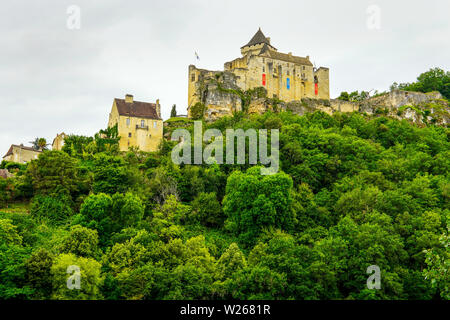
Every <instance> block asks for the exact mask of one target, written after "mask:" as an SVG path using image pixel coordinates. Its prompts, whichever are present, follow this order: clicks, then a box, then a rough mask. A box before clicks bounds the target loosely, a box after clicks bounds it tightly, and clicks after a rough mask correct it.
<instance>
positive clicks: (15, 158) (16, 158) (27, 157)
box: [3, 144, 42, 163]
mask: <svg viewBox="0 0 450 320" xmlns="http://www.w3.org/2000/svg"><path fill="white" fill-rule="evenodd" d="M41 153H42V150H36V149H34V148H32V147H25V146H24V145H23V144H21V145H17V144H12V145H11V147H9V150H8V152H7V153H6V154H5V155H4V156H3V160H6V161H12V162H17V163H27V162H30V161H31V160H35V159H37V158H38V157H39V155H40V154H41Z"/></svg>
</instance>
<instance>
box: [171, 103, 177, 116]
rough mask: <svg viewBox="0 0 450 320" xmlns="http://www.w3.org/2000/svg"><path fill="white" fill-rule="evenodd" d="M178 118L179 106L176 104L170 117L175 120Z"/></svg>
mask: <svg viewBox="0 0 450 320" xmlns="http://www.w3.org/2000/svg"><path fill="white" fill-rule="evenodd" d="M176 116H177V105H176V104H174V105H173V106H172V110H170V117H171V118H175V117H176Z"/></svg>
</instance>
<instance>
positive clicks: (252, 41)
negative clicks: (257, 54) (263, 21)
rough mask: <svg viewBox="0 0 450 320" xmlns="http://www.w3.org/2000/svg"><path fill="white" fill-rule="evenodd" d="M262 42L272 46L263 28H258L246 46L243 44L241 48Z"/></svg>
mask: <svg viewBox="0 0 450 320" xmlns="http://www.w3.org/2000/svg"><path fill="white" fill-rule="evenodd" d="M260 43H265V44H268V45H269V46H272V45H271V44H270V42H269V40H267V38H266V36H265V35H264V33H262V31H261V28H259V29H258V31H257V32H256V33H255V35H254V36H253V38H251V39H250V41H249V42H248V43H247V44H246V45H245V46H242V47H241V49H242V48H244V47H248V46H254V45H257V44H260Z"/></svg>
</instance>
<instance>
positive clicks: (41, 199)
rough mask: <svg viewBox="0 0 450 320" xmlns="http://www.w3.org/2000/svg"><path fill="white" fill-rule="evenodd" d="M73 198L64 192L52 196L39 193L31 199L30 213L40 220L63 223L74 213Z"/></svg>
mask: <svg viewBox="0 0 450 320" xmlns="http://www.w3.org/2000/svg"><path fill="white" fill-rule="evenodd" d="M71 205H72V200H71V199H70V198H69V196H67V195H65V194H64V193H62V194H60V195H55V196H50V195H41V194H38V195H36V196H35V197H33V199H32V200H31V208H30V214H31V216H32V217H33V218H34V219H36V220H38V221H47V222H48V223H50V224H63V223H65V222H66V221H67V220H68V219H69V218H70V217H71V216H72V215H73V210H72V208H71Z"/></svg>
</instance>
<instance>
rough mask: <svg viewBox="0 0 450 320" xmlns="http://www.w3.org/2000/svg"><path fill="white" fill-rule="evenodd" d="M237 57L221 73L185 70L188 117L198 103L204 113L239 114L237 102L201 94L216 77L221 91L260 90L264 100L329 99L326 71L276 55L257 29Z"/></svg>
mask: <svg viewBox="0 0 450 320" xmlns="http://www.w3.org/2000/svg"><path fill="white" fill-rule="evenodd" d="M241 54H242V57H240V58H237V59H234V60H232V61H230V62H226V63H225V64H224V71H223V72H222V71H209V70H204V69H198V68H196V67H195V66H194V65H190V66H189V84H188V115H189V116H190V115H191V109H192V107H193V106H194V105H195V104H197V103H199V102H200V103H203V104H204V105H205V106H206V109H207V112H208V110H210V111H211V110H212V112H213V113H214V112H218V113H223V114H226V113H230V112H232V111H240V109H241V108H242V106H241V103H240V101H239V99H236V98H233V97H230V96H227V95H226V94H221V92H215V93H214V90H205V81H206V82H208V80H214V78H216V79H219V77H221V78H222V79H221V80H223V81H224V84H223V85H224V87H225V89H239V90H241V91H246V90H249V89H254V88H258V87H263V88H265V89H266V90H267V97H269V98H277V99H280V100H283V101H286V102H289V101H295V100H301V99H303V98H312V99H324V100H329V99H330V89H329V69H328V68H325V67H320V68H317V69H316V68H315V67H314V66H313V64H312V63H311V61H310V59H309V56H306V57H298V56H294V55H293V54H292V53H291V52H289V53H281V52H278V50H277V49H276V48H275V47H274V46H273V45H272V44H271V42H270V38H268V37H266V36H265V35H264V34H263V32H262V31H261V29H259V30H258V31H257V32H256V34H255V35H254V36H253V38H251V40H250V41H249V42H248V43H247V44H246V45H244V46H243V47H241ZM209 83H210V84H211V81H210V82H209ZM207 89H208V88H207ZM209 89H216V88H214V87H210V88H209ZM219 91H220V90H219ZM222 93H223V91H222ZM214 110H215V111H214Z"/></svg>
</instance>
